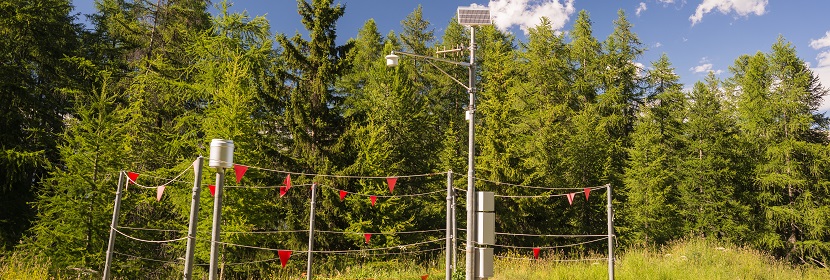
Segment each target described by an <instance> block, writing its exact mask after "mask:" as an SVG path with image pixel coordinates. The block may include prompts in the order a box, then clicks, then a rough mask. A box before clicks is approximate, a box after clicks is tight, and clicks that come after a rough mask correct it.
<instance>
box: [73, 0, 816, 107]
mask: <svg viewBox="0 0 830 280" xmlns="http://www.w3.org/2000/svg"><path fill="white" fill-rule="evenodd" d="M309 1H310V0H309ZM93 3H94V0H73V5H75V7H76V12H77V13H81V14H88V13H92V12H94V11H95V8H94V4H93ZM232 3H233V6H232V7H231V11H238V12H241V11H247V13H248V14H249V15H251V16H257V15H264V16H265V17H266V18H267V19H268V20H269V22H270V23H271V30H272V31H273V32H279V33H286V34H289V35H293V34H294V33H295V32H300V33H303V34H304V33H305V30H304V29H303V26H302V24H301V23H300V17H299V15H298V14H297V12H296V10H297V2H296V1H294V0H270V1H269V0H237V1H233V2H232ZM335 3H338V0H335ZM339 3H343V4H345V5H346V14H345V16H344V17H343V18H342V19H341V20H340V21H339V22H338V25H337V31H338V41H340V42H344V41H345V40H348V39H349V38H353V37H355V36H356V35H357V31H358V29H359V28H360V27H361V26H362V25H363V24H364V23H365V22H366V20H368V19H370V18H372V19H374V20H375V21H376V22H377V25H378V29H379V30H380V32H381V33H382V34H384V35H385V34H386V33H388V32H389V31H391V30H394V31H395V32H396V33H399V32H400V30H401V27H400V21H401V20H403V19H404V18H405V17H406V16H407V15H408V14H409V13H411V12H412V11H413V10H414V9H415V8H416V7H417V6H418V5H419V4H420V5H422V6H423V12H424V18H425V19H426V20H428V21H430V22H431V23H432V27H433V28H434V29H435V31H436V35H438V36H439V37H440V35H441V32H442V30H443V28H444V27H445V26H446V25H447V23H448V22H449V20H450V19H451V18H452V17H453V15H454V14H455V12H456V8H457V7H458V6H469V5H471V4H477V5H481V6H488V7H490V8H491V13H492V14H493V15H494V16H495V19H494V22H495V23H496V25H497V26H498V27H499V28H501V29H503V30H507V31H510V32H512V33H513V34H516V35H517V38H518V39H519V40H524V39H525V37H524V31H523V29H524V28H527V27H528V26H533V25H535V24H536V23H538V20H539V18H540V17H541V16H546V17H548V18H550V19H551V20H552V22H553V24H554V27H557V28H559V29H560V30H562V31H567V30H570V29H571V27H572V25H573V21H574V20H575V19H576V16H577V13H578V12H579V11H580V10H586V11H588V13H589V14H590V15H591V20H592V21H593V22H594V35H595V36H596V37H597V38H598V39H599V40H600V41H602V40H604V39H605V37H607V36H608V34H610V32H611V31H612V30H613V20H614V19H616V17H617V10H619V9H623V10H624V11H625V12H626V15H627V16H628V19H629V21H630V22H631V23H632V24H633V25H634V27H633V30H634V32H635V33H637V35H638V36H639V38H640V40H641V42H642V43H643V44H644V46H645V47H646V48H647V49H648V50H647V51H646V52H645V54H644V55H643V56H642V57H641V58H640V59H639V61H637V62H639V63H642V64H644V65H646V67H648V66H649V65H650V64H651V62H652V61H655V60H656V59H657V58H658V57H659V56H660V55H661V54H662V53H666V54H668V56H669V59H670V60H671V62H672V64H673V65H674V67H675V68H676V72H677V73H678V74H679V75H680V77H681V82H683V83H684V84H685V85H686V87H687V88H688V87H691V86H692V84H693V83H694V82H696V81H698V80H702V79H703V77H705V76H706V73H708V71H714V72H715V73H716V74H718V76H719V77H721V78H725V77H728V76H729V73H728V67H729V65H731V64H732V63H733V62H734V61H735V59H736V58H737V57H738V56H739V55H741V54H753V53H755V52H757V51H763V52H768V51H769V49H770V46H772V44H773V43H774V42H775V40H776V39H777V38H778V36H779V35H783V36H784V37H785V39H787V40H788V41H790V42H791V43H792V44H793V45H794V46H795V48H796V50H797V52H798V55H799V56H800V57H801V58H802V59H803V60H804V61H806V62H807V63H809V64H810V65H811V67H812V68H813V70H814V71H815V72H816V73H817V74H818V75H819V76H820V77H821V78H822V81H823V84H824V85H825V87H830V20H828V17H827V11H830V1H826V0H789V1H775V0H773V1H770V0H636V1H629V0H491V1H483V0H477V1H475V0H460V1H459V0H440V1H434V0H421V1H405V0H386V1H377V0H371V1H370V0H339ZM827 99H828V101H826V102H825V105H824V106H822V107H823V108H822V111H826V110H827V109H830V98H827Z"/></svg>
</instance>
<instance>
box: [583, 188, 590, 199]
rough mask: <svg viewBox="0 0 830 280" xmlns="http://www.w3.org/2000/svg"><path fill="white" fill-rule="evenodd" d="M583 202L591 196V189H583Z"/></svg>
mask: <svg viewBox="0 0 830 280" xmlns="http://www.w3.org/2000/svg"><path fill="white" fill-rule="evenodd" d="M584 191H585V200H586V201H587V200H588V196H589V195H591V188H585V189H584Z"/></svg>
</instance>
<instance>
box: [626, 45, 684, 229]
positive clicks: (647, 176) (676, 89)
mask: <svg viewBox="0 0 830 280" xmlns="http://www.w3.org/2000/svg"><path fill="white" fill-rule="evenodd" d="M646 79H647V80H648V81H649V84H650V86H651V87H650V88H651V89H652V90H653V99H652V100H651V101H650V102H649V103H647V104H645V106H644V108H643V111H642V115H641V116H640V117H639V118H638V119H637V121H636V122H635V124H634V132H633V133H632V134H631V141H632V142H633V143H632V147H631V148H629V149H628V154H629V155H630V159H629V163H628V166H629V167H627V168H626V172H625V179H624V182H625V188H624V191H623V194H624V195H625V196H626V198H627V203H628V205H627V207H625V208H624V209H625V210H624V211H622V210H621V212H622V213H621V214H624V215H625V219H626V220H627V222H628V223H630V226H631V228H628V229H627V230H630V234H631V237H630V238H631V241H632V242H633V243H646V244H664V243H665V242H667V241H670V240H672V239H674V238H676V237H679V236H680V230H681V229H682V222H681V217H680V215H679V214H678V211H680V209H678V206H679V200H680V195H679V190H678V181H679V179H680V178H679V174H677V172H676V169H677V166H678V164H679V157H680V153H681V151H682V149H683V146H682V144H683V143H682V141H681V139H680V137H681V133H682V129H683V128H682V121H683V119H684V116H683V115H682V109H683V108H684V105H685V104H684V103H685V98H684V96H683V93H682V92H681V85H680V84H679V83H678V82H677V81H678V79H679V77H678V76H677V75H676V74H674V68H672V67H671V63H670V62H669V61H668V57H667V56H666V55H665V54H664V55H663V56H661V57H660V59H659V60H657V61H656V62H654V63H653V64H652V69H650V70H649V71H648V74H647V78H646Z"/></svg>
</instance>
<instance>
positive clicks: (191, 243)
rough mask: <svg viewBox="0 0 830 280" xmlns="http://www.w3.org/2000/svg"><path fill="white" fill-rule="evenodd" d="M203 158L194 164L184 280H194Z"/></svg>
mask: <svg viewBox="0 0 830 280" xmlns="http://www.w3.org/2000/svg"><path fill="white" fill-rule="evenodd" d="M203 160H204V159H203V158H202V156H199V157H198V158H196V161H194V162H193V174H194V175H193V176H194V177H193V197H192V198H191V199H190V225H189V226H188V228H187V255H185V258H184V279H185V280H190V279H191V278H193V253H194V251H195V249H196V229H197V228H198V227H199V193H200V192H201V190H202V189H201V186H202V162H203Z"/></svg>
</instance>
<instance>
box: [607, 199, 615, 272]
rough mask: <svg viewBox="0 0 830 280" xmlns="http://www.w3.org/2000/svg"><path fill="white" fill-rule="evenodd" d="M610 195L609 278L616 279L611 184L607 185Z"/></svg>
mask: <svg viewBox="0 0 830 280" xmlns="http://www.w3.org/2000/svg"><path fill="white" fill-rule="evenodd" d="M605 188H606V194H607V196H608V202H607V204H608V279H609V280H614V208H613V206H612V204H611V202H612V200H611V184H607V185H605Z"/></svg>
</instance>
